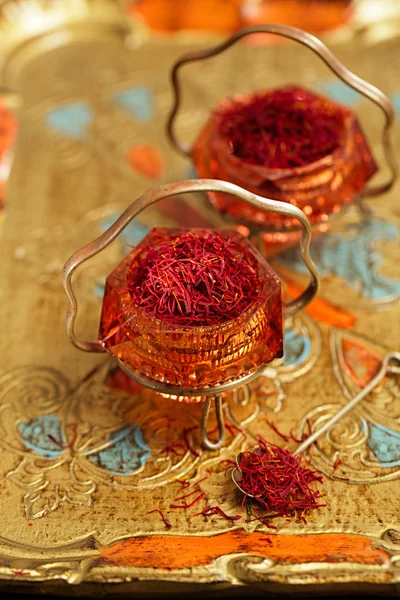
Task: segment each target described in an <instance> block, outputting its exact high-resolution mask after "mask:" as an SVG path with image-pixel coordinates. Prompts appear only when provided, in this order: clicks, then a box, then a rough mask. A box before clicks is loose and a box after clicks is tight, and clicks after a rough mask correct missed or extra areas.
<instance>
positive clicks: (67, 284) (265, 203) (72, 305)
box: [62, 179, 319, 352]
mask: <svg viewBox="0 0 400 600" xmlns="http://www.w3.org/2000/svg"><path fill="white" fill-rule="evenodd" d="M188 192H222V193H225V194H231V195H232V196H236V197H237V198H240V199H241V200H244V201H245V202H247V203H248V204H252V205H253V206H255V207H257V208H260V209H262V210H266V211H268V212H271V213H279V214H282V215H285V216H288V217H292V218H294V219H297V220H298V221H300V223H301V225H302V227H303V232H302V236H301V240H300V252H301V257H302V259H303V262H304V264H305V265H306V267H307V269H308V271H309V272H310V275H311V281H310V283H309V285H308V287H307V288H306V289H305V290H304V291H303V292H302V293H301V294H300V296H299V297H298V298H295V299H294V300H292V301H291V302H289V303H288V304H287V305H286V308H285V312H286V315H288V316H290V315H293V314H295V313H297V312H298V311H299V310H301V309H302V308H304V307H305V306H307V304H308V303H309V302H310V301H311V300H312V299H313V298H314V296H315V294H316V293H317V291H318V286H319V279H318V273H317V269H316V267H315V265H314V263H313V261H312V259H311V257H310V252H309V248H310V241H311V225H310V223H309V221H308V219H307V217H306V216H305V214H304V213H303V212H302V211H301V210H300V209H299V208H297V207H296V206H292V205H291V204H288V203H286V202H279V201H278V200H270V199H269V198H263V197H262V196H257V194H253V193H252V192H249V191H247V190H245V189H243V188H241V187H239V186H238V185H235V184H233V183H228V182H227V181H220V180H217V179H191V180H188V181H178V182H176V183H169V184H166V185H163V186H161V187H159V188H155V189H153V190H150V191H149V192H146V193H145V194H143V195H142V196H140V197H139V198H137V199H136V200H134V201H133V202H132V204H131V205H130V206H128V208H127V209H126V210H125V211H124V212H123V213H122V215H121V216H120V217H119V218H118V219H117V220H116V221H115V223H113V225H111V227H109V228H108V229H107V230H106V231H105V232H104V233H102V234H101V235H100V236H99V237H98V238H97V239H95V240H94V241H93V242H90V243H89V244H86V246H84V247H83V248H81V249H80V250H78V251H77V252H75V253H74V254H73V255H72V256H71V257H70V258H69V259H68V260H67V262H66V263H65V265H64V268H63V273H62V277H63V284H64V289H65V291H66V293H67V296H68V299H69V310H68V314H67V319H66V330H67V335H68V336H69V338H70V340H71V342H72V343H73V344H74V346H76V347H77V348H79V349H80V350H84V351H86V352H104V348H103V347H102V345H101V344H100V342H99V341H86V340H80V339H79V338H78V337H77V336H76V335H75V331H74V327H75V320H76V316H77V312H78V304H77V300H76V297H75V294H74V291H73V289H72V275H73V273H74V271H75V270H76V269H77V268H78V267H79V266H80V265H81V264H83V263H84V262H86V261H87V260H89V258H92V256H95V255H96V254H98V253H99V252H101V251H102V250H104V249H105V248H107V246H109V244H111V242H112V241H114V240H115V238H116V237H117V236H118V235H119V234H120V233H121V231H123V230H124V229H125V227H127V225H129V223H130V222H131V221H132V219H134V218H135V217H136V216H137V215H138V214H139V213H140V212H142V210H144V209H145V208H146V207H147V206H150V205H151V204H155V203H156V202H158V201H159V200H162V199H163V198H168V197H170V196H178V195H180V194H186V193H188Z"/></svg>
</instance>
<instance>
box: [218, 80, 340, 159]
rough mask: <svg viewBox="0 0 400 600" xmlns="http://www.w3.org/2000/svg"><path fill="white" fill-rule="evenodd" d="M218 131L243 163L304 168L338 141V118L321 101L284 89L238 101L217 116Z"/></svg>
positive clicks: (298, 91)
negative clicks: (246, 100) (242, 101)
mask: <svg viewBox="0 0 400 600" xmlns="http://www.w3.org/2000/svg"><path fill="white" fill-rule="evenodd" d="M217 122H218V128H219V132H220V134H221V135H222V136H223V137H224V138H225V140H226V141H227V142H228V144H229V146H230V148H231V152H232V154H234V155H235V156H237V157H238V158H240V159H241V160H242V161H244V162H246V163H249V164H252V165H260V166H264V167H267V168H270V169H293V168H296V167H303V166H305V165H308V164H310V163H313V162H315V161H317V160H320V159H321V158H323V157H324V156H327V155H328V154H331V153H332V152H333V151H334V150H336V148H338V146H339V143H340V138H339V135H340V128H339V122H338V120H337V118H336V117H335V115H332V114H330V113H329V112H328V111H327V110H326V108H325V107H324V105H323V102H322V101H321V100H320V99H318V98H317V97H315V96H312V95H308V94H305V93H304V92H303V91H302V90H298V89H294V88H285V89H279V90H274V91H272V92H267V93H260V94H258V95H255V96H254V97H253V98H252V99H251V100H250V101H249V102H247V103H240V102H234V103H233V106H232V107H230V108H228V109H226V110H223V111H221V112H220V113H219V114H218V115H217Z"/></svg>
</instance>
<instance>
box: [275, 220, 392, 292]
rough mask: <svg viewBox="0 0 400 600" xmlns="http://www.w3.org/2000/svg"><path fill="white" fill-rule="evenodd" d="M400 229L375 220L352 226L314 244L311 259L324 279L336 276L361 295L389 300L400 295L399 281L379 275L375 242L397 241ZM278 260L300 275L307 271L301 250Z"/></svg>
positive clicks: (378, 260) (291, 252)
mask: <svg viewBox="0 0 400 600" xmlns="http://www.w3.org/2000/svg"><path fill="white" fill-rule="evenodd" d="M398 237H399V229H398V227H397V226H396V225H394V224H393V223H388V222H387V221H383V220H380V219H376V218H373V219H371V220H370V221H363V222H361V223H357V224H354V225H351V226H349V228H348V230H347V232H346V233H345V234H336V233H327V234H325V235H323V236H321V237H319V238H317V239H315V240H314V241H313V242H312V245H311V256H312V258H313V259H314V261H315V263H316V265H317V268H318V270H319V273H320V274H321V275H322V276H329V275H335V276H337V277H340V278H342V279H343V280H345V281H346V283H347V285H348V286H349V287H351V288H353V289H355V290H356V291H358V292H359V294H360V295H361V296H364V297H366V298H371V299H373V300H380V301H382V300H388V299H391V298H396V297H397V296H400V281H396V280H394V279H391V278H389V277H385V276H383V275H381V274H380V273H379V267H380V265H381V264H382V261H383V259H382V257H381V255H380V253H379V250H377V249H376V247H375V243H376V242H378V241H390V242H393V241H396V240H397V239H398ZM279 261H280V262H282V263H283V264H284V265H286V266H287V267H289V268H291V269H293V270H294V271H297V272H305V269H304V266H303V263H302V261H301V259H300V253H299V251H298V249H294V250H290V251H288V252H285V253H283V254H282V255H281V256H280V257H279Z"/></svg>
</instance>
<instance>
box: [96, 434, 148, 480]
mask: <svg viewBox="0 0 400 600" xmlns="http://www.w3.org/2000/svg"><path fill="white" fill-rule="evenodd" d="M149 457H150V448H149V447H148V445H147V444H146V442H145V440H144V438H143V433H142V430H141V429H140V427H139V426H138V425H135V426H134V427H133V429H132V428H131V427H130V426H129V425H126V426H125V427H123V428H122V429H120V430H119V431H116V432H114V433H112V434H111V436H110V441H109V446H108V447H106V448H104V449H103V450H100V451H99V452H96V453H95V454H91V455H90V456H89V457H88V458H89V460H90V461H91V462H92V463H93V464H94V465H95V466H96V467H99V468H101V469H105V470H106V471H108V472H109V473H113V474H114V475H133V474H134V473H137V472H138V471H140V469H141V468H142V467H143V466H144V465H145V464H146V461H147V459H148V458H149Z"/></svg>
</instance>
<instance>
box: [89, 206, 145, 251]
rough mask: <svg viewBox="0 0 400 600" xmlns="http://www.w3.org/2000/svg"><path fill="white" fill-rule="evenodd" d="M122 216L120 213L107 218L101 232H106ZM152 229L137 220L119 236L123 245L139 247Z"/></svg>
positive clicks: (101, 225) (101, 226)
mask: <svg viewBox="0 0 400 600" xmlns="http://www.w3.org/2000/svg"><path fill="white" fill-rule="evenodd" d="M119 216H120V215H119V214H118V213H114V214H112V215H110V216H109V217H107V219H105V220H104V221H103V222H102V223H101V224H100V230H101V231H102V232H103V231H106V230H107V229H108V228H109V227H111V225H112V224H113V223H115V221H116V220H117V219H118V217H119ZM150 229H151V227H148V226H147V225H144V224H143V223H141V222H140V221H139V220H138V219H137V218H136V219H134V220H133V221H131V222H130V223H129V225H128V226H127V227H126V228H125V229H124V231H122V233H121V234H120V236H119V239H120V241H121V242H122V243H123V244H126V245H128V244H130V245H131V246H137V245H138V244H139V243H140V242H141V241H142V239H143V238H144V237H145V236H146V235H147V234H148V233H149V231H150Z"/></svg>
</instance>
